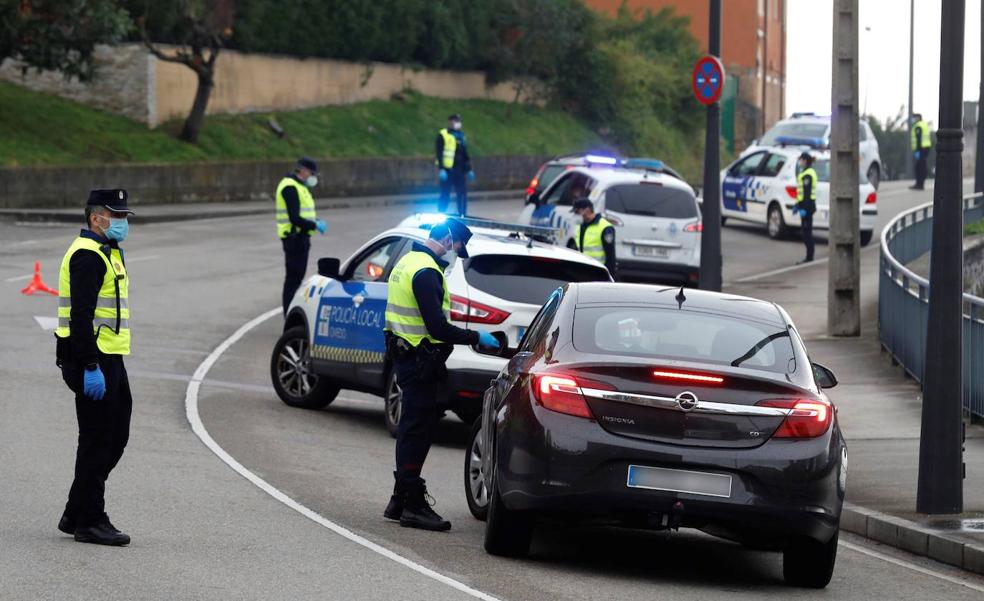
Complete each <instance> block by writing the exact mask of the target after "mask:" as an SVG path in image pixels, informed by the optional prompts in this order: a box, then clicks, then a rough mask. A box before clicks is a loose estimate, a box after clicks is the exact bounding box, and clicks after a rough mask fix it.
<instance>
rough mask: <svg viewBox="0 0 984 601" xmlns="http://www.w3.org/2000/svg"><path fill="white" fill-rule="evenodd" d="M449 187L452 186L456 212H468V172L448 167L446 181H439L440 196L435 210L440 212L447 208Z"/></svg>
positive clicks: (465, 213)
mask: <svg viewBox="0 0 984 601" xmlns="http://www.w3.org/2000/svg"><path fill="white" fill-rule="evenodd" d="M451 188H454V200H455V202H456V203H457V205H458V214H459V215H462V216H464V215H467V214H468V174H467V173H462V172H461V171H458V170H456V169H448V181H446V182H441V198H440V200H439V201H438V205H437V210H438V211H439V212H441V213H443V212H445V211H446V210H447V208H448V203H450V202H451Z"/></svg>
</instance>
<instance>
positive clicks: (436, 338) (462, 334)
mask: <svg viewBox="0 0 984 601" xmlns="http://www.w3.org/2000/svg"><path fill="white" fill-rule="evenodd" d="M471 235H472V234H471V231H470V230H469V229H468V227H467V226H465V224H463V223H461V222H460V221H458V220H456V219H448V220H447V221H446V222H445V223H441V224H438V225H435V226H434V227H433V228H432V229H431V231H430V237H429V238H428V239H427V240H426V241H425V242H424V243H422V244H420V243H416V244H414V245H413V249H412V250H411V251H410V252H409V253H407V254H406V255H404V256H403V258H401V259H400V260H399V261H398V262H397V263H396V265H395V266H394V267H393V271H392V274H391V275H390V278H389V286H388V298H387V303H386V327H385V331H386V349H387V355H388V357H389V359H390V361H391V362H392V365H393V369H394V370H396V380H397V382H399V385H400V388H401V389H402V397H401V399H400V403H401V405H400V408H401V414H400V423H399V427H398V429H397V435H396V471H395V472H394V473H393V476H394V477H395V479H396V483H395V484H394V487H393V496H392V497H390V500H389V504H388V505H387V506H386V509H385V511H384V512H383V515H384V516H385V517H386V518H388V519H391V520H399V521H400V525H401V526H406V527H411V528H422V529H425V530H449V529H450V528H451V522H449V521H447V520H445V519H444V518H442V517H441V516H440V515H438V514H437V512H435V511H434V510H433V509H431V506H430V503H429V501H430V496H429V495H428V494H427V487H426V485H425V482H424V479H423V478H421V477H420V473H421V471H422V469H423V466H424V460H425V459H426V458H427V452H428V451H429V450H430V446H431V442H432V441H433V439H434V431H435V430H436V428H437V421H438V418H439V415H440V414H439V412H438V408H437V392H438V387H439V384H440V383H442V382H443V381H444V380H445V378H446V377H447V368H446V367H445V365H444V364H445V361H447V358H448V356H449V355H450V354H451V350H452V348H453V347H452V345H455V344H469V345H476V344H480V345H482V346H484V347H486V348H490V349H497V348H499V346H500V343H499V341H498V339H496V337H494V336H493V335H492V334H490V333H488V332H484V331H476V330H465V329H462V328H458V327H455V326H453V325H451V324H450V323H448V315H449V311H450V308H451V296H450V293H449V292H448V287H447V282H446V281H445V279H444V277H445V275H444V274H445V271H446V270H449V269H451V268H453V265H454V263H455V262H456V260H457V258H458V257H461V258H462V259H467V258H468V251H467V249H466V245H467V244H468V240H469V239H470V238H471Z"/></svg>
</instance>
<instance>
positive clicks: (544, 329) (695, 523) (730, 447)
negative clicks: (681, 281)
mask: <svg viewBox="0 0 984 601" xmlns="http://www.w3.org/2000/svg"><path fill="white" fill-rule="evenodd" d="M504 352H505V353H506V354H507V355H512V356H511V358H510V359H509V362H508V364H507V365H506V366H505V367H504V368H503V370H502V372H501V373H500V374H499V376H498V377H497V378H496V379H495V380H494V381H493V383H492V386H491V387H490V388H489V389H488V390H487V391H486V393H485V396H484V405H483V412H482V419H481V422H480V424H478V425H477V426H476V428H475V429H474V431H473V438H472V440H471V442H470V444H469V447H468V453H467V454H466V458H465V492H466V497H467V499H468V504H469V507H470V508H471V509H472V512H473V513H474V514H475V515H476V517H478V518H480V519H482V518H484V519H486V529H485V549H486V551H488V552H489V553H491V554H495V555H507V556H521V555H524V554H526V553H527V552H528V548H529V544H530V538H531V536H532V534H533V531H534V529H535V528H536V525H537V522H538V520H540V519H542V518H551V519H552V520H557V519H560V520H571V521H575V522H600V523H602V524H613V525H618V526H623V527H632V528H643V529H655V530H665V529H676V528H680V527H685V528H697V529H700V530H703V531H704V532H707V533H709V534H712V535H716V536H720V537H723V538H727V539H730V540H733V541H737V542H740V543H743V544H746V545H749V546H752V547H755V548H765V549H772V550H780V551H782V553H783V573H784V576H785V580H786V581H787V582H788V583H790V584H792V585H799V586H808V587H824V586H826V584H827V583H828V582H829V580H830V577H831V574H832V571H833V567H834V560H835V558H836V554H837V539H838V531H839V524H840V515H841V506H842V504H843V500H844V488H845V484H846V477H847V448H846V445H845V443H844V438H843V436H842V435H841V430H840V428H839V426H838V424H837V413H836V410H835V408H834V406H833V405H832V404H831V401H830V400H829V399H828V398H827V396H826V395H825V394H824V391H823V389H824V388H829V387H832V386H834V385H836V383H837V381H836V379H835V377H834V375H833V374H832V373H831V372H830V370H828V369H827V368H825V367H823V366H821V365H817V364H813V363H811V362H810V359H809V356H808V355H807V351H806V348H805V347H804V345H803V341H802V340H801V339H800V336H799V334H798V333H797V331H796V328H795V326H794V325H793V323H792V321H791V320H790V317H789V315H788V314H787V313H786V312H785V311H784V310H783V309H782V308H781V307H779V306H777V305H775V304H774V303H769V302H765V301H760V300H755V299H752V298H746V297H741V296H733V295H727V294H720V293H714V292H707V291H700V290H685V289H683V288H669V287H656V286H642V285H634V284H595V283H582V284H570V285H566V286H564V287H562V288H558V289H557V290H556V291H555V292H554V293H553V294H552V295H551V296H550V298H549V299H548V300H547V301H546V303H545V304H544V305H543V307H542V308H541V309H540V311H539V313H538V314H537V316H536V318H535V319H534V320H533V322H532V323H531V325H530V328H529V330H527V332H526V335H525V336H524V337H523V340H522V342H521V343H520V345H519V347H518V349H511V350H506V351H504Z"/></svg>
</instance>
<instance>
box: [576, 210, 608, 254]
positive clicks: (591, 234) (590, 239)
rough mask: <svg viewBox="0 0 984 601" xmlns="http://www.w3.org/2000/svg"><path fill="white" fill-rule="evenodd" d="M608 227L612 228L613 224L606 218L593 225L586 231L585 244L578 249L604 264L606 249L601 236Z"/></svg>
mask: <svg viewBox="0 0 984 601" xmlns="http://www.w3.org/2000/svg"><path fill="white" fill-rule="evenodd" d="M607 227H612V224H611V223H610V222H608V221H607V220H606V219H605V218H604V217H602V218H601V219H599V220H598V222H597V223H592V224H591V225H589V226H588V227H586V228H585V229H584V242H583V243H581V244H582V245H581V247H580V248H578V250H580V251H581V252H582V253H584V254H586V255H588V256H589V257H591V258H592V259H598V260H599V261H601V262H602V263H604V262H605V247H604V245H603V244H602V240H601V235H602V234H603V233H604V231H605V228H607Z"/></svg>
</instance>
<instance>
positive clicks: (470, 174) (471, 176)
mask: <svg viewBox="0 0 984 601" xmlns="http://www.w3.org/2000/svg"><path fill="white" fill-rule="evenodd" d="M468 181H470V182H473V181H475V172H474V171H469V172H468Z"/></svg>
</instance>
